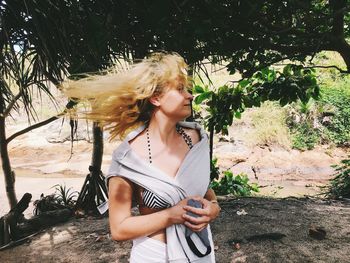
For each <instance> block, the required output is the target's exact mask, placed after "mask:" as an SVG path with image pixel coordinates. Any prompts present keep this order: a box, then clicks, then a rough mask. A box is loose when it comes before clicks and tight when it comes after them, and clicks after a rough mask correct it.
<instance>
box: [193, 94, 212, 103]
mask: <svg viewBox="0 0 350 263" xmlns="http://www.w3.org/2000/svg"><path fill="white" fill-rule="evenodd" d="M210 96H211V92H204V93H202V94H200V95H198V96H197V97H195V99H194V103H196V104H201V103H202V102H203V101H204V100H206V99H208V98H210Z"/></svg>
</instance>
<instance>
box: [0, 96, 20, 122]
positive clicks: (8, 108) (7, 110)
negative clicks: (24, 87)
mask: <svg viewBox="0 0 350 263" xmlns="http://www.w3.org/2000/svg"><path fill="white" fill-rule="evenodd" d="M22 94H23V93H22V91H20V92H19V93H18V94H17V95H16V96H15V97H14V98H13V100H12V101H11V102H10V103H9V105H8V106H7V108H6V109H5V111H4V113H3V116H4V117H5V118H6V117H7V116H8V115H9V114H10V111H11V109H12V108H13V106H14V105H15V104H16V101H17V100H18V99H19V98H20V97H21V96H22Z"/></svg>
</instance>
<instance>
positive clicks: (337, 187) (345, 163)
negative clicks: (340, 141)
mask: <svg viewBox="0 0 350 263" xmlns="http://www.w3.org/2000/svg"><path fill="white" fill-rule="evenodd" d="M333 167H334V168H335V170H336V173H335V175H334V177H333V178H332V179H331V181H330V185H329V186H327V187H326V188H325V190H326V191H325V192H324V193H325V195H326V196H327V197H330V198H350V156H349V157H348V159H344V160H342V161H341V162H340V164H338V165H334V166H333Z"/></svg>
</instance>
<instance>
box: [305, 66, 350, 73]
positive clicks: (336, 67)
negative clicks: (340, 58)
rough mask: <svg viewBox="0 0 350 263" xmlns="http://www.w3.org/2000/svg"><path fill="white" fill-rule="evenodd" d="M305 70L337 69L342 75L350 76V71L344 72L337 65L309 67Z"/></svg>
mask: <svg viewBox="0 0 350 263" xmlns="http://www.w3.org/2000/svg"><path fill="white" fill-rule="evenodd" d="M304 68H335V69H337V70H338V71H339V72H340V73H344V74H349V73H350V70H344V69H341V68H339V67H338V66H336V65H330V66H317V65H316V66H307V67H304Z"/></svg>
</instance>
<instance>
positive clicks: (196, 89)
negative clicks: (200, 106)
mask: <svg viewBox="0 0 350 263" xmlns="http://www.w3.org/2000/svg"><path fill="white" fill-rule="evenodd" d="M203 92H204V89H203V87H202V86H199V85H196V86H194V87H193V94H199V93H203Z"/></svg>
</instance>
